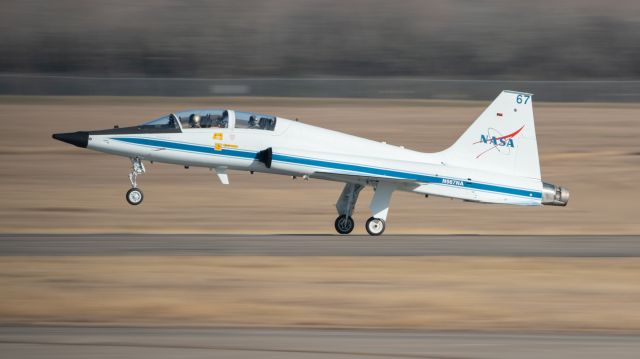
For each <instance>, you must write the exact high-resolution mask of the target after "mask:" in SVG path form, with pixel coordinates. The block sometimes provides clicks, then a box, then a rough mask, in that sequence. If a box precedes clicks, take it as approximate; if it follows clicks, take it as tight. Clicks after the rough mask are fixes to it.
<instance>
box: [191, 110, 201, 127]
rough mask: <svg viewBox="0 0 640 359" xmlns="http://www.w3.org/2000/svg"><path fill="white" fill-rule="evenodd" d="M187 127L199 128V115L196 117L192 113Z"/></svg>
mask: <svg viewBox="0 0 640 359" xmlns="http://www.w3.org/2000/svg"><path fill="white" fill-rule="evenodd" d="M189 126H191V127H200V115H196V114H195V113H194V114H192V115H191V116H189Z"/></svg>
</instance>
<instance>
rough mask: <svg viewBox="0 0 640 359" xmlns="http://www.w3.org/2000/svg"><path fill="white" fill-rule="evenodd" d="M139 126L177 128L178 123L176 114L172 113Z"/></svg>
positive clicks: (146, 127)
mask: <svg viewBox="0 0 640 359" xmlns="http://www.w3.org/2000/svg"><path fill="white" fill-rule="evenodd" d="M141 127H143V128H145V129H173V128H178V123H177V118H176V116H175V115H174V114H170V115H166V116H162V117H160V118H157V119H155V120H152V121H149V122H145V123H143V124H142V126H141Z"/></svg>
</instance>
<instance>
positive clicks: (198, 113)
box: [142, 110, 276, 131]
mask: <svg viewBox="0 0 640 359" xmlns="http://www.w3.org/2000/svg"><path fill="white" fill-rule="evenodd" d="M178 122H179V123H180V126H179V125H178ZM142 127H143V128H147V129H172V128H176V129H178V128H180V127H181V128H184V129H186V128H238V129H255V130H267V131H273V130H274V129H275V127H276V117H275V116H271V115H263V114H258V113H253V112H239V111H233V110H190V111H181V112H176V113H172V114H169V115H165V116H162V117H160V118H158V119H155V120H152V121H149V122H146V123H144V124H143V125H142Z"/></svg>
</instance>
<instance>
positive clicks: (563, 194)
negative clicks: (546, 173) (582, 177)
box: [542, 182, 569, 207]
mask: <svg viewBox="0 0 640 359" xmlns="http://www.w3.org/2000/svg"><path fill="white" fill-rule="evenodd" d="M567 203H569V190H568V189H566V188H564V187H560V186H556V185H554V184H551V183H546V182H543V183H542V204H544V205H547V206H563V207H564V206H566V205H567Z"/></svg>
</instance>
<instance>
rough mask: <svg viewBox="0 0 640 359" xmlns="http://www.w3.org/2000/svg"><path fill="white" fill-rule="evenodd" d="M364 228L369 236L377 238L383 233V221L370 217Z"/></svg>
mask: <svg viewBox="0 0 640 359" xmlns="http://www.w3.org/2000/svg"><path fill="white" fill-rule="evenodd" d="M365 228H366V229H367V232H368V233H369V234H370V235H372V236H379V235H381V234H382V233H384V228H385V223H384V220H383V219H380V218H374V217H371V218H369V219H367V223H366V225H365Z"/></svg>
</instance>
